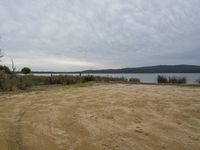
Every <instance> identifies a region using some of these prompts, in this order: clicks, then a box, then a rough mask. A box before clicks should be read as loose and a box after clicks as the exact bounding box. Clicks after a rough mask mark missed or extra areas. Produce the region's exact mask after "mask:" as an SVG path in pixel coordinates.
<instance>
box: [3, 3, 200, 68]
mask: <svg viewBox="0 0 200 150" xmlns="http://www.w3.org/2000/svg"><path fill="white" fill-rule="evenodd" d="M0 36H1V41H0V46H1V48H2V49H3V50H4V52H5V54H6V57H5V58H4V61H3V63H5V64H10V60H9V57H10V56H12V57H13V58H14V60H15V63H16V66H17V68H18V69H20V68H21V67H23V66H29V67H31V68H32V69H33V70H55V71H74V70H84V69H99V68H121V67H137V66H148V65H158V64H196V65H200V1H199V0H164V1H162V0H0Z"/></svg>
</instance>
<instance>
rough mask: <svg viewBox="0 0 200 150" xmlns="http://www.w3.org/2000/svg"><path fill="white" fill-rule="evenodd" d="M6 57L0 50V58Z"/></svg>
mask: <svg viewBox="0 0 200 150" xmlns="http://www.w3.org/2000/svg"><path fill="white" fill-rule="evenodd" d="M3 56H4V55H3V52H2V49H1V48H0V58H2V57H3Z"/></svg>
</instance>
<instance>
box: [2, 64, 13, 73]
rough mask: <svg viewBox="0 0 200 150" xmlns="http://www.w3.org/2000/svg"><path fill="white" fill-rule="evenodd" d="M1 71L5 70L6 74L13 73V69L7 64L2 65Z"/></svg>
mask: <svg viewBox="0 0 200 150" xmlns="http://www.w3.org/2000/svg"><path fill="white" fill-rule="evenodd" d="M0 71H2V72H5V73H6V74H11V71H10V69H9V68H8V67H7V66H2V65H0Z"/></svg>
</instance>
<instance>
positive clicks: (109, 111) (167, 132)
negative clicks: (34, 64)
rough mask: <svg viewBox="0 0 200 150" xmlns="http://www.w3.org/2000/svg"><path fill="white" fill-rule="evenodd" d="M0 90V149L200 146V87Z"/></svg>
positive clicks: (184, 149)
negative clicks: (14, 92) (24, 91)
mask: <svg viewBox="0 0 200 150" xmlns="http://www.w3.org/2000/svg"><path fill="white" fill-rule="evenodd" d="M0 95H1V96H0V150H200V88H198V87H196V88H195V87H176V86H153V85H123V84H113V85H112V84H110V85H103V84H101V85H96V84H95V85H93V86H88V87H70V88H67V87H51V88H47V89H46V90H45V91H33V92H27V93H18V94H0Z"/></svg>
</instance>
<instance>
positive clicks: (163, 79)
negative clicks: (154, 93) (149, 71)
mask: <svg viewBox="0 0 200 150" xmlns="http://www.w3.org/2000/svg"><path fill="white" fill-rule="evenodd" d="M157 81H158V83H168V79H167V77H165V76H161V75H158V77H157Z"/></svg>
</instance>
